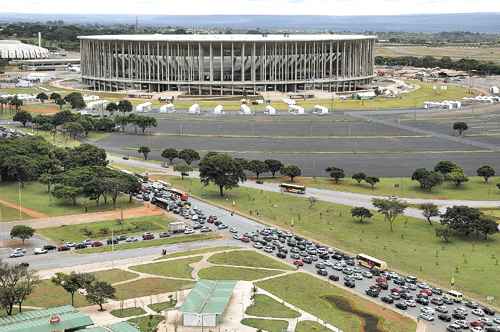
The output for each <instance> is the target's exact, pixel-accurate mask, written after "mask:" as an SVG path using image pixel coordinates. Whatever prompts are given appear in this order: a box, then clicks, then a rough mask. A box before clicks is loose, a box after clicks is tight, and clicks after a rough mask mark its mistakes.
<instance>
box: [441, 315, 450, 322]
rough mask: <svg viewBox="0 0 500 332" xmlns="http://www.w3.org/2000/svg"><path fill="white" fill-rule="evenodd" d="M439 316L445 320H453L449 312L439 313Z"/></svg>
mask: <svg viewBox="0 0 500 332" xmlns="http://www.w3.org/2000/svg"><path fill="white" fill-rule="evenodd" d="M438 318H439V319H440V320H442V321H443V322H451V316H450V315H448V314H439V315H438Z"/></svg>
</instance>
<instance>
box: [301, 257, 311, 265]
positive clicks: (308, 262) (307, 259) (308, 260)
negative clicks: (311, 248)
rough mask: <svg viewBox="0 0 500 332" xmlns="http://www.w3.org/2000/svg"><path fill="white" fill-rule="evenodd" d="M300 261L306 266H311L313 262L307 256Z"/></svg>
mask: <svg viewBox="0 0 500 332" xmlns="http://www.w3.org/2000/svg"><path fill="white" fill-rule="evenodd" d="M302 261H303V262H304V263H306V264H312V262H313V260H312V258H311V257H309V256H307V257H304V258H303V259H302Z"/></svg>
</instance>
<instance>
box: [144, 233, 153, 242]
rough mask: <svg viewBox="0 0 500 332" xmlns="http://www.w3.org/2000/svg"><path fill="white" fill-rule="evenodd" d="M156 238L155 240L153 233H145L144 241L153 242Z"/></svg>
mask: <svg viewBox="0 0 500 332" xmlns="http://www.w3.org/2000/svg"><path fill="white" fill-rule="evenodd" d="M154 238H155V236H154V235H153V234H151V233H144V234H143V235H142V239H143V240H153V239H154Z"/></svg>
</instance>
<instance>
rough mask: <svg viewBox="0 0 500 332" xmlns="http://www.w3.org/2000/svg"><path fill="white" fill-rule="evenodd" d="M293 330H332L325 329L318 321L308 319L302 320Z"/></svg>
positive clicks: (317, 331)
mask: <svg viewBox="0 0 500 332" xmlns="http://www.w3.org/2000/svg"><path fill="white" fill-rule="evenodd" d="M295 332H332V330H330V329H327V328H326V327H324V326H323V325H321V324H319V323H316V322H313V321H310V320H303V321H300V322H299V323H298V324H297V327H296V328H295Z"/></svg>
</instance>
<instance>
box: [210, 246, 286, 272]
mask: <svg viewBox="0 0 500 332" xmlns="http://www.w3.org/2000/svg"><path fill="white" fill-rule="evenodd" d="M208 261H209V262H210V263H212V264H217V265H236V266H248V267H257V268H267V269H279V270H295V268H294V267H292V266H290V265H288V264H285V263H282V262H279V261H277V260H276V259H274V258H270V257H267V256H265V255H263V254H261V253H258V252H255V251H253V250H237V251H230V252H224V253H220V254H214V255H212V256H210V257H209V258H208Z"/></svg>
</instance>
